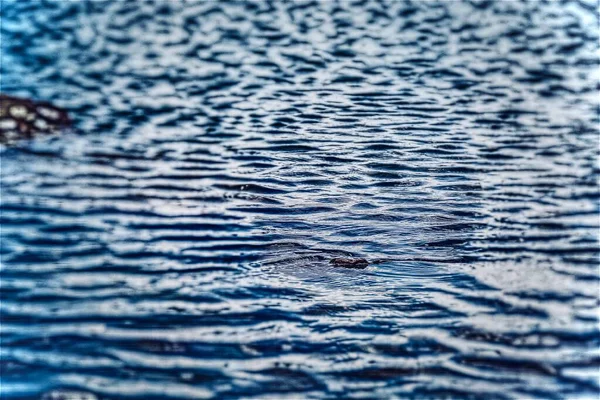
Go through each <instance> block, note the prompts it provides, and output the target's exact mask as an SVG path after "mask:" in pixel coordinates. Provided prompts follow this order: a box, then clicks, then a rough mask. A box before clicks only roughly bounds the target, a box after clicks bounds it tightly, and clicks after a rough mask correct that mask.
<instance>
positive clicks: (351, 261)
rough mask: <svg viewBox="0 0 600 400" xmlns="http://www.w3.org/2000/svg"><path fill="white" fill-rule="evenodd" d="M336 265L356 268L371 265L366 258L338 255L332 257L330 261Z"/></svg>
mask: <svg viewBox="0 0 600 400" xmlns="http://www.w3.org/2000/svg"><path fill="white" fill-rule="evenodd" d="M329 263H330V264H332V265H333V266H334V267H340V268H355V269H364V268H367V267H368V266H369V262H368V261H367V260H365V259H364V258H346V257H336V258H332V259H331V260H330V261H329Z"/></svg>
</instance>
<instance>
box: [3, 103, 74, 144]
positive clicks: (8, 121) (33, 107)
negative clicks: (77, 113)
mask: <svg viewBox="0 0 600 400" xmlns="http://www.w3.org/2000/svg"><path fill="white" fill-rule="evenodd" d="M69 125H71V120H70V119H69V115H68V114H67V112H66V111H65V110H62V109H60V108H58V107H55V106H53V105H52V104H50V103H46V102H34V101H32V100H29V99H23V98H18V97H12V96H7V95H4V94H0V143H3V144H6V143H11V142H14V141H17V140H22V139H31V138H33V137H35V136H39V135H42V134H52V133H58V132H60V130H61V129H63V128H65V127H68V126H69Z"/></svg>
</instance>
